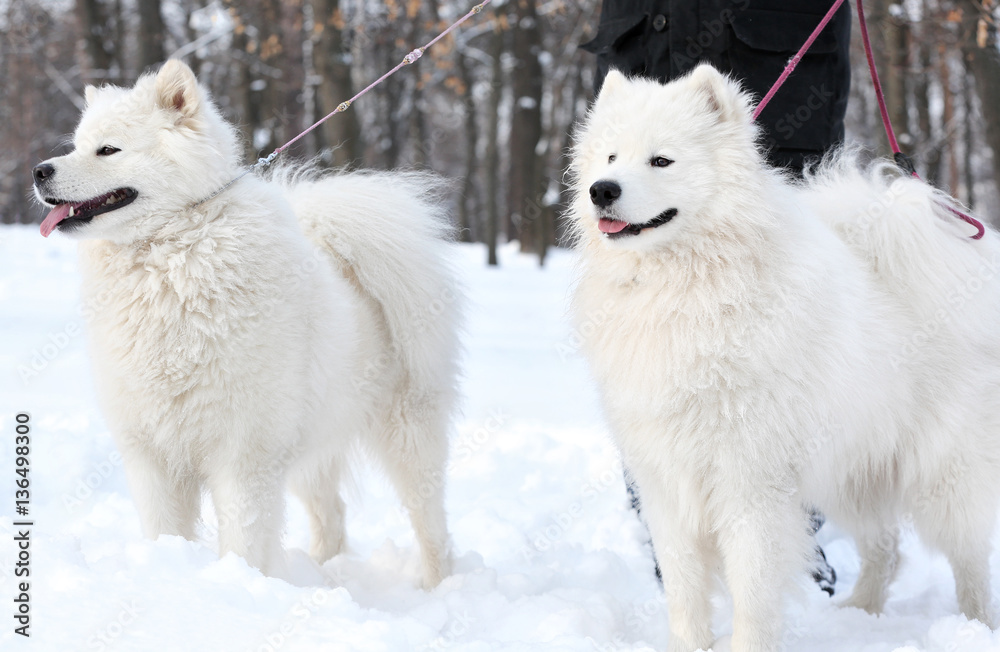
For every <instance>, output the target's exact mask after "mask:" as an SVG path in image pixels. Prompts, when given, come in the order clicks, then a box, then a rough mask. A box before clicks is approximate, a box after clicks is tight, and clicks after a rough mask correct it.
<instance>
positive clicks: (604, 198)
mask: <svg viewBox="0 0 1000 652" xmlns="http://www.w3.org/2000/svg"><path fill="white" fill-rule="evenodd" d="M621 196H622V187H621V186H619V185H618V184H617V183H615V182H614V181H598V182H597V183H595V184H594V185H592V186H591V187H590V201H592V202H594V204H595V205H596V206H600V207H601V208H607V207H608V206H610V205H611V204H613V203H615V200H616V199H618V198H619V197H621Z"/></svg>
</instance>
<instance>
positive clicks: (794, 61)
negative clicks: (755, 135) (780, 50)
mask: <svg viewBox="0 0 1000 652" xmlns="http://www.w3.org/2000/svg"><path fill="white" fill-rule="evenodd" d="M842 4H844V0H836V2H834V3H833V6H832V7H830V10H829V11H828V12H826V15H825V16H823V20H821V21H820V22H819V25H817V26H816V29H814V30H813V31H812V34H810V35H809V38H808V39H806V42H805V43H803V44H802V47H801V48H799V51H798V52H796V53H795V56H794V57H792V58H791V59H789V60H788V64H787V65H786V66H785V69H784V70H783V71H782V73H781V76H780V77H778V81H776V82H774V85H773V86H771V90H769V91H768V92H767V95H765V96H764V98H763V99H762V100H761V101H760V102H759V103H758V104H757V108H756V109H754V112H753V119H754V121H756V120H757V116H759V115H760V112H761V111H763V110H764V107H765V106H767V103H768V102H770V101H771V98H772V97H774V94H775V93H777V92H778V89H779V88H781V87H782V85H784V83H785V81H786V80H787V79H788V77H789V75H791V74H792V71H793V70H795V67H796V66H797V65H799V61H801V60H802V57H803V56H805V54H806V52H807V51H808V50H809V48H811V47H812V44H813V43H815V42H816V39H817V38H819V35H820V32H822V31H823V30H824V29H826V26H827V25H828V24H829V22H830V21H831V20H832V19H833V15H834V14H835V13H837V10H838V9H840V5H842ZM859 4H860V0H859Z"/></svg>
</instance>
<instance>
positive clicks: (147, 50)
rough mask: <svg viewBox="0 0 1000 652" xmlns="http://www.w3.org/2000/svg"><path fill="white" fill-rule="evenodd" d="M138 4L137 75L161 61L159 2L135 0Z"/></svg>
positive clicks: (162, 31) (161, 27)
mask: <svg viewBox="0 0 1000 652" xmlns="http://www.w3.org/2000/svg"><path fill="white" fill-rule="evenodd" d="M137 2H138V4H139V70H138V72H139V73H142V72H143V71H144V70H146V69H147V68H150V67H152V66H155V65H156V64H158V63H160V62H161V61H163V58H164V56H165V55H164V54H163V35H164V32H165V29H164V27H163V16H162V15H161V13H160V0H137Z"/></svg>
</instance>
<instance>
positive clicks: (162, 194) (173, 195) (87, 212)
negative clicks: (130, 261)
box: [33, 60, 239, 243]
mask: <svg viewBox="0 0 1000 652" xmlns="http://www.w3.org/2000/svg"><path fill="white" fill-rule="evenodd" d="M86 100H87V107H86V109H85V110H84V112H83V116H82V118H81V119H80V124H79V125H78V126H77V129H76V132H75V133H74V135H73V145H74V150H73V151H72V152H71V153H69V154H67V155H65V156H59V157H56V158H52V159H49V160H47V161H45V162H43V163H40V164H39V165H37V166H36V167H35V168H34V170H33V175H34V190H35V196H36V197H37V198H38V200H39V201H41V202H42V203H43V204H45V205H46V206H48V207H50V209H51V210H50V211H49V214H48V215H47V216H46V217H45V220H44V221H43V222H42V235H44V236H48V235H49V234H50V233H51V232H52V231H53V230H55V229H58V230H60V231H63V232H64V233H71V234H73V235H76V236H79V237H88V238H103V239H108V240H113V241H115V242H119V243H126V242H132V241H135V240H138V239H142V238H146V237H149V236H151V235H153V234H154V233H156V232H157V231H158V230H159V229H160V228H162V227H163V226H164V224H166V223H167V222H168V221H169V220H170V218H171V217H172V216H175V215H176V214H177V212H178V211H180V210H183V209H184V208H185V207H186V206H188V205H190V204H191V203H193V202H196V201H198V200H199V199H202V198H204V197H205V196H207V195H209V194H211V193H212V192H213V191H215V190H216V189H217V188H219V187H220V186H221V185H222V184H224V183H226V182H227V181H228V180H229V179H231V178H232V177H233V175H234V174H235V171H236V169H237V167H238V164H239V154H238V143H237V139H236V135H235V133H234V132H233V130H232V128H231V127H229V125H228V124H226V122H225V121H224V120H223V119H222V117H221V115H220V114H219V112H218V110H217V109H216V108H215V107H214V106H213V104H212V102H211V100H210V99H209V96H208V93H207V91H205V90H204V89H202V88H201V87H199V86H198V82H197V80H196V79H195V77H194V73H193V72H192V71H191V69H190V68H188V67H187V66H186V65H185V64H184V63H182V62H181V61H178V60H170V61H167V62H166V63H165V64H164V65H163V67H162V68H161V69H160V71H159V72H158V73H157V74H155V75H145V76H143V77H142V78H140V79H139V81H138V82H136V85H135V87H134V88H131V89H122V88H116V87H104V88H95V87H93V86H88V87H87V89H86Z"/></svg>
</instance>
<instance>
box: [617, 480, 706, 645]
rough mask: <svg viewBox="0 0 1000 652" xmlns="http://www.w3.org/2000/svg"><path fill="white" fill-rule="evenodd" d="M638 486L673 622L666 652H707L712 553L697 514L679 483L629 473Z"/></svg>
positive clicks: (643, 512)
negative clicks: (709, 562) (683, 495)
mask: <svg viewBox="0 0 1000 652" xmlns="http://www.w3.org/2000/svg"><path fill="white" fill-rule="evenodd" d="M631 473H632V476H633V477H634V479H635V481H636V483H637V484H638V485H639V495H640V496H641V500H642V514H643V516H644V517H645V519H646V523H647V525H648V526H649V532H650V535H651V536H652V538H653V548H654V550H655V552H656V558H657V560H658V561H659V563H660V570H661V571H662V573H663V590H664V592H665V594H666V599H667V611H668V615H669V618H670V644H669V647H668V648H667V650H668V652H694V651H695V650H699V649H704V650H707V649H709V647H711V645H712V640H713V636H712V628H711V621H712V604H711V600H710V598H711V575H710V573H709V565H708V559H709V556H710V550H709V547H708V541H707V538H706V536H705V533H704V531H703V530H702V528H701V527H700V525H701V524H702V523H701V522H699V520H700V519H698V518H692V516H693V515H695V514H696V513H697V511H698V510H697V509H696V508H695V509H692V505H690V504H689V503H687V502H686V501H685V500H684V499H683V498H682V497H681V496H679V495H678V493H679V492H678V491H677V490H676V487H677V485H678V480H677V478H670V479H669V481H668V479H667V478H666V476H665V474H663V473H662V472H657V471H655V470H653V469H650V468H644V467H642V466H641V465H639V466H633V467H631Z"/></svg>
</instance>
